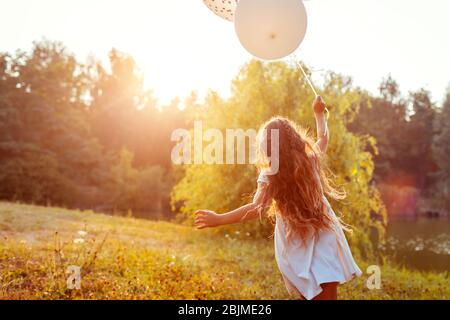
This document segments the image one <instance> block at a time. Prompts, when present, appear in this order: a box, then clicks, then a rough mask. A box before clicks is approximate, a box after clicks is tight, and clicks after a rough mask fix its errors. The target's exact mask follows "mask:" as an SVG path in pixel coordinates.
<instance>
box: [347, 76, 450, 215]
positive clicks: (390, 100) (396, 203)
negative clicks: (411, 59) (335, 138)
mask: <svg viewBox="0 0 450 320" xmlns="http://www.w3.org/2000/svg"><path fill="white" fill-rule="evenodd" d="M379 90H380V95H379V97H371V98H370V99H369V100H368V101H367V102H366V103H364V104H362V105H361V107H360V108H359V112H358V113H357V116H356V117H355V119H354V120H353V121H352V122H351V123H350V125H349V128H350V129H351V130H352V131H354V132H356V133H359V134H369V135H371V136H372V137H374V138H375V139H376V145H375V146H374V147H373V149H372V153H373V154H374V155H375V158H374V159H375V175H374V181H375V182H376V183H377V185H378V186H379V189H380V190H381V192H382V195H383V200H384V202H385V204H386V206H387V208H388V211H389V213H390V215H391V216H393V215H409V216H411V215H417V214H427V215H431V216H437V215H444V214H448V209H449V208H450V194H449V192H450V176H449V174H450V165H449V163H450V161H449V153H448V152H449V151H450V122H449V120H450V90H449V91H448V94H447V97H446V99H445V102H444V105H443V106H439V105H437V104H436V103H435V102H433V101H432V100H431V98H430V93H429V92H428V91H426V90H423V89H421V90H418V91H416V92H410V93H409V94H408V95H407V96H403V95H402V94H401V92H400V89H399V85H398V84H397V83H396V82H395V81H394V80H393V79H392V78H391V77H388V78H387V79H385V80H384V81H383V82H382V84H381V85H380V88H379Z"/></svg>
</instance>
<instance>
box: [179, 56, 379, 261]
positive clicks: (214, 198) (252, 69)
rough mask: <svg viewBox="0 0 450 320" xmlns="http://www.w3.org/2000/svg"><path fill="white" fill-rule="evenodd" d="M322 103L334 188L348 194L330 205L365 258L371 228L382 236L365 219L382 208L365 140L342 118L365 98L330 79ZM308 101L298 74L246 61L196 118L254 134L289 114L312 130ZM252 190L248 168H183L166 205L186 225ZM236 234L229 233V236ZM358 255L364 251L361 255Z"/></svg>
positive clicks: (243, 199)
mask: <svg viewBox="0 0 450 320" xmlns="http://www.w3.org/2000/svg"><path fill="white" fill-rule="evenodd" d="M322 92H323V96H324V98H325V100H326V101H327V102H328V103H329V104H330V105H332V106H333V111H332V114H331V117H330V123H329V125H330V131H331V132H332V139H331V143H330V148H329V157H328V161H327V165H328V167H329V168H330V169H331V170H332V171H333V172H334V173H335V174H336V183H337V184H338V185H344V186H345V189H346V191H347V193H348V198H347V200H346V201H345V203H344V202H343V203H333V206H334V208H335V209H336V212H338V213H339V214H341V215H342V216H343V218H344V220H345V221H347V222H348V223H350V224H352V225H353V226H354V227H355V230H356V232H355V235H354V237H352V238H351V240H350V242H351V243H352V244H353V245H354V247H355V250H357V249H359V248H360V247H358V248H357V247H356V244H357V243H359V244H361V243H364V244H365V245H366V246H365V247H366V248H367V252H366V253H368V252H371V249H370V248H371V246H370V240H369V234H370V231H371V230H372V228H377V229H378V230H380V232H381V233H382V232H383V231H382V229H383V228H382V226H381V224H380V223H379V222H376V221H373V220H372V219H371V214H373V213H377V214H380V215H382V216H384V215H385V211H384V206H383V204H382V202H381V201H380V197H379V195H378V192H377V190H376V188H375V187H373V186H371V185H370V181H371V179H372V173H373V169H374V165H373V160H372V156H371V154H370V153H369V152H366V151H365V148H366V145H367V144H368V143H370V139H368V138H365V137H360V136H357V135H355V134H353V133H351V132H349V131H348V130H347V128H346V125H347V118H351V117H353V116H354V113H355V112H356V111H357V109H358V106H359V104H361V103H362V101H364V99H366V98H365V97H366V94H365V93H363V92H359V91H357V90H354V89H352V88H351V82H350V81H349V79H346V78H343V77H340V76H338V75H335V74H329V75H328V78H327V80H326V84H325V86H324V88H323V90H322ZM313 98H314V97H313V96H312V94H311V92H310V89H309V87H308V85H307V83H306V82H305V80H304V78H303V76H302V74H301V73H300V71H299V70H297V69H295V68H291V67H289V66H288V65H286V64H284V63H270V64H266V63H262V62H258V61H252V62H250V63H248V64H247V65H246V66H244V67H243V68H242V70H241V72H240V73H239V75H238V76H237V77H236V79H235V80H234V81H233V85H232V95H231V97H230V98H229V99H226V100H225V99H222V98H221V97H219V96H218V95H217V94H216V93H210V95H209V96H208V98H207V99H206V102H205V108H204V110H205V111H204V112H203V113H202V114H199V115H198V117H199V119H202V120H203V125H204V127H207V128H217V129H220V130H222V132H223V131H224V130H225V129H226V128H242V129H244V130H246V129H250V128H253V129H258V128H259V126H260V125H261V124H262V123H264V122H265V121H266V120H268V119H269V118H271V117H272V116H275V115H282V116H287V117H289V118H291V119H293V120H295V121H296V122H299V123H301V124H302V125H303V126H305V127H307V128H310V129H312V128H313V126H314V117H313V114H312V110H311V107H310V106H311V103H312V100H313ZM255 187H256V170H255V168H254V166H251V165H205V164H203V165H188V166H186V168H185V175H184V177H183V178H182V179H181V180H180V181H179V183H178V184H177V185H176V186H175V187H174V189H173V192H172V203H173V205H174V207H177V206H180V214H181V216H182V217H185V218H186V219H188V220H189V219H191V217H192V214H193V212H194V211H195V210H197V209H204V208H208V209H212V210H216V211H217V212H225V211H228V210H230V209H233V208H235V207H238V206H240V205H242V204H244V203H245V202H247V201H248V200H249V199H250V198H251V196H252V193H253V192H254V190H255ZM257 224H258V223H250V224H246V226H240V227H239V228H244V230H245V229H247V230H250V231H252V232H254V233H258V232H261V231H262V233H263V234H265V235H267V234H270V233H271V228H270V227H268V226H267V225H266V227H264V228H260V227H259V226H257ZM230 228H231V230H235V229H234V228H235V227H229V228H228V230H230ZM362 253H364V252H362Z"/></svg>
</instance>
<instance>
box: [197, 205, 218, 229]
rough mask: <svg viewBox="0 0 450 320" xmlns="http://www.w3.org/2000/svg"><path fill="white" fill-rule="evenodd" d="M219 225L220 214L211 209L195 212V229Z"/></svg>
mask: <svg viewBox="0 0 450 320" xmlns="http://www.w3.org/2000/svg"><path fill="white" fill-rule="evenodd" d="M220 225H221V216H220V214H217V213H215V212H214V211H211V210H198V211H196V212H195V226H196V227H197V229H205V228H213V227H217V226H220Z"/></svg>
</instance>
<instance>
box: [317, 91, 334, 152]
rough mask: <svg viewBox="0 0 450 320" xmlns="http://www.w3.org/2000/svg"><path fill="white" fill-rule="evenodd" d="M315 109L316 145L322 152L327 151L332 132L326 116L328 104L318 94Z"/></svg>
mask: <svg viewBox="0 0 450 320" xmlns="http://www.w3.org/2000/svg"><path fill="white" fill-rule="evenodd" d="M313 109H314V116H315V117H316V125H317V142H316V147H317V148H318V149H319V150H320V151H321V152H322V153H325V152H326V151H327V147H328V140H329V139H330V132H329V130H328V126H327V119H326V117H325V109H326V105H325V102H324V101H323V99H322V97H321V96H317V97H316V99H314V102H313Z"/></svg>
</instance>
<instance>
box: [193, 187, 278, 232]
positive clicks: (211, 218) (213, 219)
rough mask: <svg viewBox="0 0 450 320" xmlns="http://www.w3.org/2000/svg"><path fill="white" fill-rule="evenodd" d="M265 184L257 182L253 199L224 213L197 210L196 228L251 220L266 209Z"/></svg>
mask: <svg viewBox="0 0 450 320" xmlns="http://www.w3.org/2000/svg"><path fill="white" fill-rule="evenodd" d="M266 188H267V184H265V183H258V190H257V191H256V194H255V197H254V198H253V201H252V202H251V203H249V204H247V205H245V206H242V207H240V208H238V209H236V210H233V211H230V212H228V213H224V214H217V213H215V212H214V211H211V210H198V211H196V212H195V215H196V217H195V226H196V227H197V229H204V228H213V227H218V226H223V225H227V224H234V223H238V222H244V221H249V220H253V219H256V218H258V217H259V215H260V212H264V211H265V210H266V209H268V202H269V201H268V200H267V196H266V192H265V191H266Z"/></svg>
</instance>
